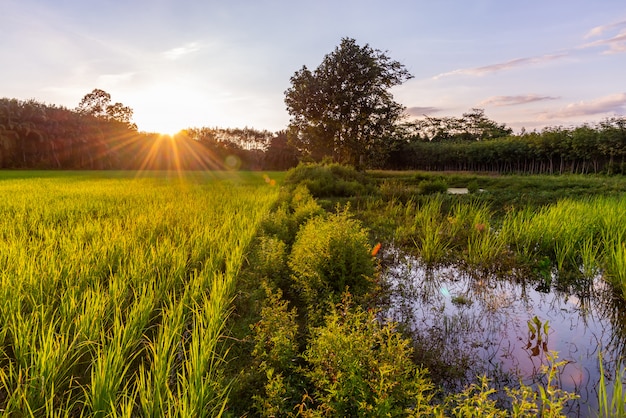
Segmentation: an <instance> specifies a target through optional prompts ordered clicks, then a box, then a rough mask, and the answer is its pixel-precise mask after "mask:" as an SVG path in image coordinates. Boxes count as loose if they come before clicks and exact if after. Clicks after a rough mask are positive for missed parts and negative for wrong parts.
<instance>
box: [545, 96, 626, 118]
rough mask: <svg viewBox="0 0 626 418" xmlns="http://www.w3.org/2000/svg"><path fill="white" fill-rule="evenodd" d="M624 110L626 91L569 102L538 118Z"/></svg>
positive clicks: (570, 116) (621, 111)
mask: <svg viewBox="0 0 626 418" xmlns="http://www.w3.org/2000/svg"><path fill="white" fill-rule="evenodd" d="M624 111H626V93H616V94H611V95H608V96H604V97H600V98H598V99H595V100H589V101H584V100H583V101H580V102H577V103H570V104H569V105H567V106H566V107H564V108H562V109H560V110H557V111H556V112H551V113H548V112H545V113H543V114H541V115H540V119H542V120H547V119H558V118H573V117H577V116H591V115H598V114H602V113H623V112H624Z"/></svg>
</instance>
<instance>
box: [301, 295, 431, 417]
mask: <svg viewBox="0 0 626 418" xmlns="http://www.w3.org/2000/svg"><path fill="white" fill-rule="evenodd" d="M304 359H305V360H306V361H307V362H308V369H307V371H306V372H305V374H306V376H307V377H308V378H309V379H310V381H311V383H312V390H311V391H310V392H309V393H308V395H307V396H306V397H305V399H304V401H303V403H302V404H301V411H302V413H301V415H302V416H304V417H324V416H333V417H334V416H344V417H347V416H351V417H381V416H409V415H411V416H421V415H422V414H424V413H430V411H431V400H432V398H433V394H434V392H433V386H432V384H431V383H430V382H429V380H428V378H427V377H426V372H425V371H424V370H421V369H419V368H417V367H416V366H415V365H414V364H413V362H412V361H411V345H410V342H409V340H407V339H404V338H403V337H402V336H401V335H400V334H399V333H398V332H396V330H395V329H394V327H393V324H386V325H382V324H381V323H380V322H379V321H378V320H377V318H376V316H375V313H374V312H372V311H364V310H363V309H361V308H359V307H358V306H357V307H355V306H352V302H351V300H350V298H349V297H347V298H344V300H343V301H342V303H341V304H338V305H337V306H336V307H334V308H333V309H332V310H331V312H330V314H329V315H328V317H327V318H326V321H325V324H324V325H323V326H321V327H318V328H316V329H314V331H313V335H312V337H311V342H310V344H309V346H308V348H307V350H306V352H305V353H304Z"/></svg>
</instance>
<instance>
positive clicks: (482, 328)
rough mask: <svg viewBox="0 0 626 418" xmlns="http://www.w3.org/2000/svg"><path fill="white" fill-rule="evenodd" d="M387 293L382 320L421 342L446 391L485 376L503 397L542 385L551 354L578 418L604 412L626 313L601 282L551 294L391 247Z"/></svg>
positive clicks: (421, 354)
mask: <svg viewBox="0 0 626 418" xmlns="http://www.w3.org/2000/svg"><path fill="white" fill-rule="evenodd" d="M382 260H383V267H384V270H383V278H382V283H384V284H385V286H386V290H387V292H385V295H386V308H385V309H384V310H383V312H382V315H383V316H384V317H385V318H387V319H390V320H393V321H396V322H398V323H399V326H400V328H401V329H402V330H403V331H405V332H407V333H409V334H410V335H411V337H412V338H413V341H414V344H415V349H416V350H415V352H416V353H415V356H416V361H418V362H420V363H421V364H423V365H424V366H426V367H427V368H428V369H429V371H430V373H431V376H432V377H433V379H434V380H435V381H436V382H437V383H439V384H440V385H442V387H443V388H444V389H445V390H447V391H458V390H461V389H462V388H463V387H464V386H466V385H468V384H469V383H472V382H474V381H476V377H477V376H481V375H486V376H487V377H488V378H490V379H491V380H492V385H493V387H495V388H496V389H503V388H504V387H518V386H519V382H520V380H521V381H523V382H524V383H525V384H529V385H532V384H537V383H538V382H541V379H542V374H541V370H542V366H545V365H546V364H547V363H548V361H549V357H550V354H551V353H554V352H556V353H558V358H559V360H561V361H564V366H563V367H562V368H561V369H560V384H561V388H562V389H564V390H567V391H569V392H575V393H576V394H578V395H579V396H580V399H579V400H577V401H573V404H572V405H571V411H569V414H570V416H587V415H588V414H589V413H590V411H597V399H598V396H597V395H598V393H597V390H598V383H599V380H600V376H601V373H600V368H599V364H598V359H599V355H600V354H602V359H603V366H604V371H605V373H606V374H608V375H611V374H613V373H614V369H615V367H616V365H617V363H618V362H619V360H620V359H621V358H623V356H624V355H625V353H626V350H625V349H624V341H625V338H624V335H625V332H624V328H625V327H626V325H625V324H626V322H625V321H624V319H625V318H626V316H625V315H624V306H623V304H622V305H620V303H619V301H618V300H616V299H615V297H614V295H613V294H612V292H611V288H610V286H608V285H607V284H606V283H605V281H604V280H603V279H602V277H601V276H600V275H598V276H596V277H594V278H593V279H592V280H590V281H589V282H588V283H586V284H582V285H577V286H564V285H563V286H559V280H558V277H552V280H551V281H552V286H550V288H549V289H546V288H545V286H540V285H539V284H538V282H536V281H533V280H529V279H527V278H524V277H518V276H520V274H519V273H516V272H511V274H510V275H508V276H507V277H498V276H496V275H490V274H485V273H484V272H481V273H476V272H472V271H466V270H465V271H464V270H462V269H461V268H457V267H454V266H440V267H426V266H424V265H422V264H421V263H420V262H419V260H418V259H416V258H413V257H411V256H409V255H407V254H404V253H402V252H400V251H398V250H397V249H395V248H393V247H391V248H388V249H386V250H385V253H384V254H383V256H382Z"/></svg>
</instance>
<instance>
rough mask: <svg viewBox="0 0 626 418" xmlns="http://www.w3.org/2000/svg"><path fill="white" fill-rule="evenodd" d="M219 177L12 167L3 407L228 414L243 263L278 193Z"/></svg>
mask: <svg viewBox="0 0 626 418" xmlns="http://www.w3.org/2000/svg"><path fill="white" fill-rule="evenodd" d="M266 180H267V179H265V180H264V179H263V177H261V174H259V175H258V176H255V175H248V177H245V178H244V177H240V176H238V175H236V174H229V175H225V174H222V175H221V176H220V177H219V178H218V177H214V176H213V175H212V174H210V173H195V174H194V173H190V174H184V175H176V174H163V173H144V174H142V175H140V176H136V173H119V172H110V173H107V172H99V173H80V172H76V173H67V172H65V173H59V172H56V173H50V174H41V173H36V172H35V173H33V172H12V173H0V323H1V324H2V326H1V327H0V365H1V367H0V411H1V412H2V413H3V414H5V415H7V416H49V417H77V416H94V417H130V416H137V415H141V416H152V417H160V416H178V417H203V416H207V417H208V416H216V415H219V414H220V411H222V410H223V408H224V406H225V404H226V402H227V399H228V392H229V382H228V381H227V380H226V378H225V377H224V376H223V373H222V366H223V362H224V361H225V354H226V351H227V350H228V343H226V342H225V341H224V339H223V338H221V337H222V336H223V331H224V324H225V321H226V319H227V318H228V315H229V312H230V309H231V302H232V298H233V290H234V285H235V281H236V279H237V274H238V271H239V269H240V267H241V265H242V262H243V260H244V257H245V253H246V250H247V247H248V245H249V243H250V241H251V239H252V237H253V236H254V234H255V232H256V229H257V227H258V224H259V222H260V221H261V220H262V219H263V217H265V216H267V214H268V213H269V210H270V208H271V206H272V204H273V203H274V202H275V200H276V198H277V196H278V188H277V187H272V186H271V185H270V184H268V183H269V182H267V181H266Z"/></svg>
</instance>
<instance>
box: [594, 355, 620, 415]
mask: <svg viewBox="0 0 626 418" xmlns="http://www.w3.org/2000/svg"><path fill="white" fill-rule="evenodd" d="M599 365H600V382H599V383H598V417H600V418H619V417H624V416H626V400H625V399H624V395H625V393H624V388H623V386H624V382H625V381H626V368H625V367H623V366H622V365H621V364H617V366H616V368H615V376H613V387H612V388H611V389H612V391H611V392H612V393H611V396H610V399H609V395H608V391H607V383H606V380H605V377H604V367H603V366H602V356H601V355H600V357H599Z"/></svg>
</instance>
